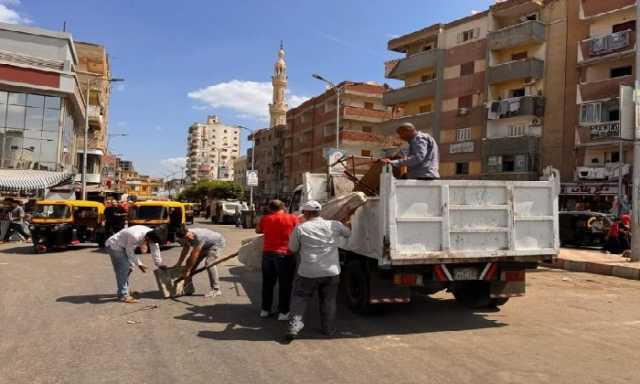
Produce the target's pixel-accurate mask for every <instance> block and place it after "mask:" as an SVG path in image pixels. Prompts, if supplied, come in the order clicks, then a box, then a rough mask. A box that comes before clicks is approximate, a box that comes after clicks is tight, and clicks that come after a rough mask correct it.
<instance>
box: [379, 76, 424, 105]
mask: <svg viewBox="0 0 640 384" xmlns="http://www.w3.org/2000/svg"><path fill="white" fill-rule="evenodd" d="M436 84H437V81H436V80H431V81H427V82H424V83H420V84H416V85H410V86H408V87H403V88H399V89H394V90H391V91H388V92H385V93H384V95H383V96H382V104H384V105H397V104H402V103H406V102H409V101H413V100H420V99H426V98H429V97H434V96H435V94H436Z"/></svg>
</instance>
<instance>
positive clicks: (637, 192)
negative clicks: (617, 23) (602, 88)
mask: <svg viewBox="0 0 640 384" xmlns="http://www.w3.org/2000/svg"><path fill="white" fill-rule="evenodd" d="M639 23H640V0H637V1H636V25H638V24H639ZM636 41H640V28H636ZM639 70H640V49H637V48H636V68H635V71H634V74H635V76H636V83H635V86H636V87H635V88H636V89H635V98H634V100H635V102H636V129H635V134H634V137H633V183H632V184H633V192H632V193H633V196H631V204H632V207H633V208H632V211H631V212H632V214H631V220H632V222H631V252H632V255H631V260H632V261H640V76H638V75H639V74H640V72H638V71H639Z"/></svg>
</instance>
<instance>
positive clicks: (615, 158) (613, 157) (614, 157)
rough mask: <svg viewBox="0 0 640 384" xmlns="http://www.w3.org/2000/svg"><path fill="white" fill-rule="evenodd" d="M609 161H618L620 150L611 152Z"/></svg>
mask: <svg viewBox="0 0 640 384" xmlns="http://www.w3.org/2000/svg"><path fill="white" fill-rule="evenodd" d="M611 162H612V163H619V162H620V152H611Z"/></svg>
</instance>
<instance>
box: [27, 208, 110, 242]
mask: <svg viewBox="0 0 640 384" xmlns="http://www.w3.org/2000/svg"><path fill="white" fill-rule="evenodd" d="M29 229H30V230H31V237H32V241H33V247H34V250H35V252H36V253H44V252H47V251H48V250H51V249H64V248H66V247H67V246H68V245H75V244H80V243H98V246H100V247H102V246H104V242H105V240H106V239H105V231H104V205H103V204H101V203H97V202H95V201H86V200H40V201H38V202H36V205H35V207H34V210H33V214H32V218H31V226H30V227H29Z"/></svg>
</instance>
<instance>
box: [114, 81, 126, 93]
mask: <svg viewBox="0 0 640 384" xmlns="http://www.w3.org/2000/svg"><path fill="white" fill-rule="evenodd" d="M114 89H115V90H116V91H118V92H122V91H124V90H125V89H127V85H126V84H125V83H118V84H116V86H115V87H114Z"/></svg>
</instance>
